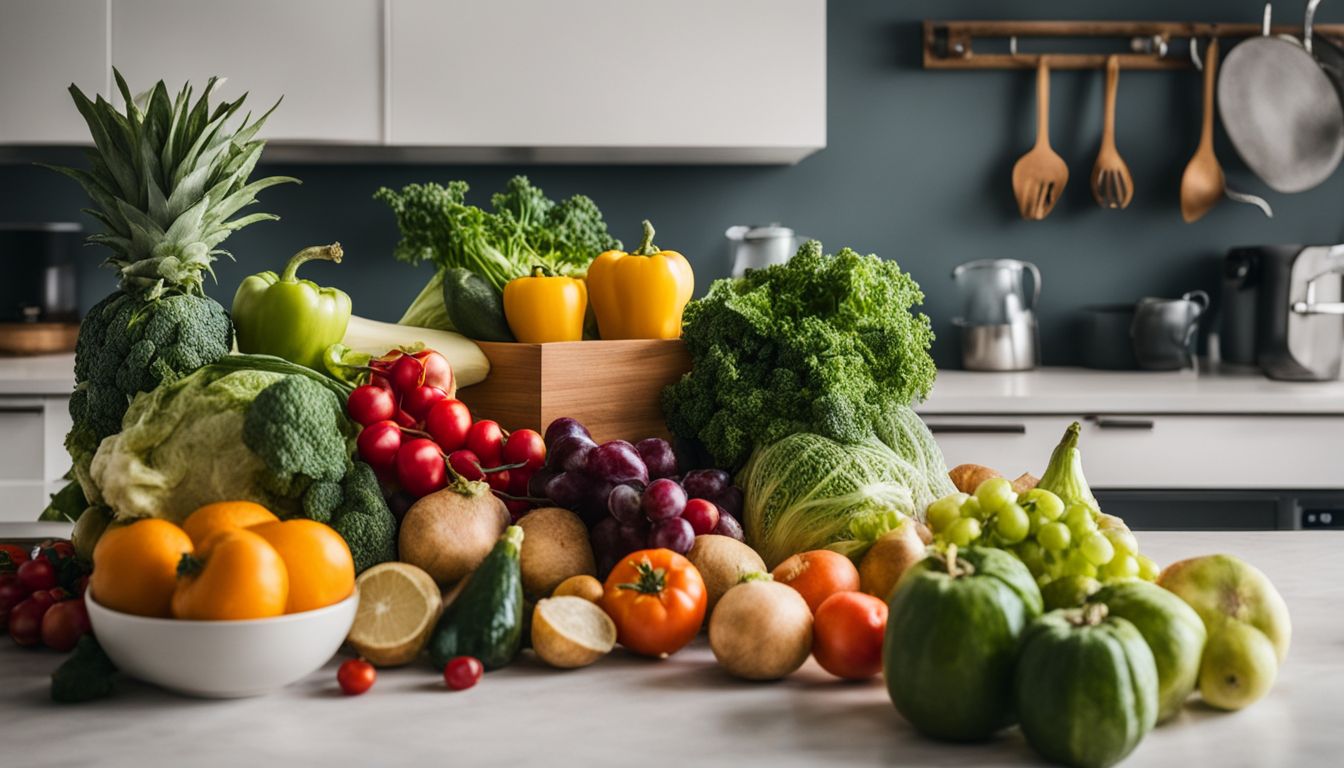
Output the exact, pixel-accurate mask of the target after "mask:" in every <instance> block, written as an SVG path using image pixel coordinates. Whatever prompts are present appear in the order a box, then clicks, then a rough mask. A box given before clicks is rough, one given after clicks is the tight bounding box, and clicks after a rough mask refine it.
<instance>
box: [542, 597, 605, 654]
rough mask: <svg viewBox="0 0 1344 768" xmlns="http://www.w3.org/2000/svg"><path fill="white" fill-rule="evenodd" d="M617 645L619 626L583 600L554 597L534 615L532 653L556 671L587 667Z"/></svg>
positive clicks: (594, 606)
mask: <svg viewBox="0 0 1344 768" xmlns="http://www.w3.org/2000/svg"><path fill="white" fill-rule="evenodd" d="M615 644H616V624H615V623H614V622H612V620H611V617H609V616H607V614H606V613H605V612H603V610H602V609H601V608H599V607H598V606H596V605H594V604H593V603H590V602H588V601H587V600H584V599H583V598H582V597H574V596H572V595H567V596H561V597H550V598H547V599H545V600H542V601H540V602H538V603H537V607H536V608H535V609H534V610H533V611H532V650H534V651H536V652H537V655H538V656H540V657H541V660H542V661H544V662H546V663H547V664H550V665H551V666H552V667H558V668H560V669H573V668H575V667H586V666H588V665H589V664H592V663H593V662H594V661H597V660H598V659H600V658H602V657H603V656H605V655H607V654H608V653H610V652H611V648H612V646H613V645H615Z"/></svg>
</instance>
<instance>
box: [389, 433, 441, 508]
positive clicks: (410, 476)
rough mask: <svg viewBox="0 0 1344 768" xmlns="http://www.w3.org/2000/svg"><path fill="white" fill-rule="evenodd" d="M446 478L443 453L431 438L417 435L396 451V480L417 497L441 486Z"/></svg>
mask: <svg viewBox="0 0 1344 768" xmlns="http://www.w3.org/2000/svg"><path fill="white" fill-rule="evenodd" d="M447 479H448V468H447V466H445V465H444V463H443V454H442V453H441V452H440V451H439V446H438V445H437V444H436V443H435V442H434V441H433V440H427V439H425V438H423V437H417V438H415V439H414V440H407V441H406V442H404V443H402V444H401V448H400V449H399V450H398V451H397V482H398V483H400V484H401V487H402V488H405V489H406V492H407V493H409V494H411V495H412V496H415V497H417V498H420V497H424V496H428V495H429V494H431V493H433V492H435V491H437V490H439V489H440V488H442V487H443V486H444V485H445V484H446V483H447Z"/></svg>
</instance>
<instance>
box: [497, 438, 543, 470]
mask: <svg viewBox="0 0 1344 768" xmlns="http://www.w3.org/2000/svg"><path fill="white" fill-rule="evenodd" d="M503 458H504V463H505V464H526V465H527V469H531V470H537V469H540V468H541V465H543V464H545V463H546V442H545V441H544V440H542V439H541V435H540V434H538V433H537V431H536V430H535V429H519V430H515V431H513V432H510V433H509V438H508V439H507V440H505V441H504V452H503Z"/></svg>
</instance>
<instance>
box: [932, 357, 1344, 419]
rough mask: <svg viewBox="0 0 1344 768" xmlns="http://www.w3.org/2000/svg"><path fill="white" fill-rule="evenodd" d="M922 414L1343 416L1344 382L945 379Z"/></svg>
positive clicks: (1133, 374) (1151, 375) (1098, 376)
mask: <svg viewBox="0 0 1344 768" xmlns="http://www.w3.org/2000/svg"><path fill="white" fill-rule="evenodd" d="M915 410H917V411H919V412H920V413H922V414H939V413H948V414H963V413H976V414H986V415H988V414H1053V413H1063V414H1082V415H1086V414H1096V413H1103V414H1116V413H1133V414H1148V415H1152V414H1159V413H1195V414H1203V413H1207V414H1344V381H1323V382H1287V381H1273V380H1271V379H1267V378H1265V377H1264V376H1263V375H1261V374H1260V373H1258V372H1231V371H1226V370H1224V371H1219V372H1217V373H1213V372H1206V373H1201V374H1196V373H1195V372H1194V371H1174V372H1170V373H1167V372H1154V371H1097V370H1092V369H1088V368H1040V369H1038V370H1035V371H1023V372H1020V373H982V372H976V371H947V370H940V371H939V372H938V380H937V381H936V382H935V383H934V386H933V392H932V393H931V394H930V395H929V399H928V400H926V401H925V402H924V403H923V404H921V405H919V406H917V407H916V409H915Z"/></svg>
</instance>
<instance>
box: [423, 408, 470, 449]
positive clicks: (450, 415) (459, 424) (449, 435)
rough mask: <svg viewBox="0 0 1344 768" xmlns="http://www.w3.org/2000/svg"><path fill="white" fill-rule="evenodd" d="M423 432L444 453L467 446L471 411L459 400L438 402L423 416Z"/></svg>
mask: <svg viewBox="0 0 1344 768" xmlns="http://www.w3.org/2000/svg"><path fill="white" fill-rule="evenodd" d="M425 431H426V432H428V433H429V436H430V437H432V438H434V442H436V443H438V444H439V447H440V448H442V449H443V452H444V453H452V452H453V451H456V450H457V449H459V448H461V447H462V446H464V445H466V444H467V433H468V432H470V431H471V411H470V410H469V409H468V408H467V404H466V403H464V402H462V401H461V400H454V399H452V398H449V399H447V400H440V401H439V402H437V403H435V404H434V407H433V408H430V409H429V414H428V415H426V416H425Z"/></svg>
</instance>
